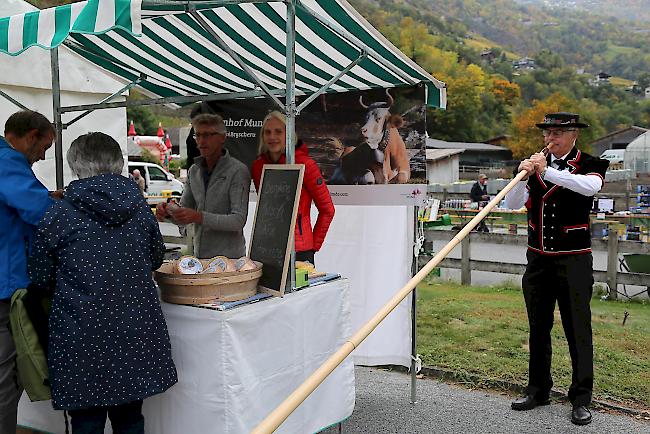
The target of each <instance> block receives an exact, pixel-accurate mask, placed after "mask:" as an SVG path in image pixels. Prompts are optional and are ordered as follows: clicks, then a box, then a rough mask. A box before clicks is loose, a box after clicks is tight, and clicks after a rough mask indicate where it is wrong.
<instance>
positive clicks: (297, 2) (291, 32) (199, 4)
mask: <svg viewBox="0 0 650 434" xmlns="http://www.w3.org/2000/svg"><path fill="white" fill-rule="evenodd" d="M278 2H279V3H284V4H285V5H286V8H287V14H286V29H285V31H286V65H285V67H286V81H285V89H284V91H283V90H271V89H269V88H268V87H267V86H266V85H265V83H264V82H263V81H262V80H261V79H260V78H259V77H258V76H257V74H256V73H255V72H254V71H253V70H252V69H251V68H250V67H248V65H247V64H246V63H245V62H244V61H243V60H242V59H241V58H240V56H239V55H238V54H237V53H236V52H235V51H233V50H232V49H231V48H230V47H229V46H228V44H227V43H226V42H225V41H224V40H223V39H222V38H221V37H220V36H219V35H218V34H217V33H216V32H215V31H214V30H213V29H212V28H211V27H210V26H209V25H208V23H207V22H206V21H205V19H204V18H203V17H202V16H201V14H200V13H199V11H200V10H203V9H209V8H216V7H222V6H227V5H239V4H243V3H278ZM142 6H150V7H155V6H160V7H172V6H173V7H175V8H178V10H179V11H181V12H183V11H184V12H186V13H189V15H190V16H191V17H192V18H193V19H194V21H195V22H196V23H197V24H198V25H199V26H200V27H201V28H202V29H204V30H205V31H206V32H207V33H208V34H209V35H210V36H211V37H212V38H214V41H213V42H214V43H215V44H216V45H217V46H218V47H219V48H221V49H223V50H224V51H225V52H226V53H227V54H228V55H229V56H230V57H231V58H232V60H233V61H234V62H235V63H237V65H239V67H240V68H241V69H242V70H243V71H245V72H246V74H247V75H248V76H249V77H250V78H251V79H252V80H253V82H254V83H255V88H259V89H255V90H247V91H241V92H230V93H209V94H203V95H188V96H173V97H160V98H152V99H142V100H134V101H117V102H116V101H111V100H113V99H114V98H115V97H117V96H120V95H122V94H123V93H124V92H125V91H127V90H129V89H131V88H133V87H135V86H138V84H140V82H142V81H143V80H146V78H147V75H146V74H144V73H142V72H140V73H139V77H138V78H136V79H134V80H132V81H131V82H130V83H128V84H127V85H125V86H124V87H123V88H122V89H120V90H119V91H117V92H115V93H113V94H112V95H110V96H109V97H107V98H105V99H104V100H102V101H100V102H98V103H96V104H84V105H74V106H62V105H61V87H60V78H59V55H58V47H53V48H51V50H50V53H51V57H50V64H51V71H52V106H53V114H54V122H53V124H54V128H55V131H56V136H55V168H56V187H57V189H61V188H63V187H64V180H63V142H62V137H63V130H65V129H66V128H67V127H68V126H69V125H71V124H73V123H74V122H76V121H78V120H80V119H81V118H83V117H84V116H86V115H88V114H90V113H91V112H93V111H94V110H99V109H108V108H117V107H134V106H141V105H157V104H189V103H193V102H198V101H214V100H227V99H236V98H240V99H241V98H260V97H267V98H269V99H270V100H271V101H273V103H274V104H275V105H276V106H277V107H278V108H279V109H280V110H281V111H282V112H283V113H284V114H285V116H286V121H287V124H286V156H287V163H289V164H293V163H294V162H295V145H294V137H295V121H296V117H297V116H298V115H299V114H300V112H301V111H302V110H303V109H304V108H305V107H306V106H307V105H309V103H311V102H312V101H313V100H314V99H316V98H317V97H318V96H319V95H322V94H323V93H324V92H326V91H327V90H328V89H329V88H330V87H331V86H332V85H333V84H334V83H336V82H337V81H338V80H339V79H340V78H341V77H343V76H345V75H346V74H347V73H348V72H350V71H351V70H352V68H354V67H355V66H356V65H358V64H359V62H361V61H362V60H363V59H365V58H372V59H373V60H374V61H376V62H377V63H379V64H380V65H382V66H383V67H385V68H386V69H387V70H388V71H390V72H391V73H393V74H395V75H396V76H398V77H400V78H401V79H402V80H404V81H405V82H406V83H408V84H410V85H415V84H417V83H418V81H416V80H414V79H413V78H412V77H410V76H409V75H407V74H406V73H405V72H404V71H403V70H401V69H400V68H398V67H397V66H395V65H393V64H392V63H390V62H389V61H388V60H386V59H385V58H384V57H383V56H382V55H381V54H379V53H378V52H376V51H375V50H373V49H372V48H371V47H369V46H368V45H367V44H365V43H364V42H363V41H361V40H360V39H358V38H357V37H356V36H355V35H354V34H352V33H351V32H350V31H348V30H347V29H345V28H344V27H342V26H341V25H339V24H338V23H336V22H332V21H331V20H329V19H328V18H326V17H324V16H322V15H321V14H319V13H318V12H317V11H315V10H313V9H312V8H310V7H309V6H307V5H306V4H304V3H303V2H302V1H301V0H142ZM297 8H300V9H301V10H302V11H303V12H306V13H307V14H309V15H311V16H312V17H313V18H314V19H316V20H317V21H318V22H319V23H320V24H321V25H323V26H324V27H326V28H327V29H329V30H330V31H332V32H333V33H335V34H337V35H338V36H339V37H341V38H343V39H345V40H346V41H347V42H348V43H349V44H351V45H352V46H353V47H355V48H356V49H357V50H358V57H357V58H356V59H354V60H352V61H351V62H350V63H349V64H348V65H347V66H345V67H344V68H343V69H341V70H340V71H339V72H338V73H337V74H335V75H333V76H332V77H331V79H330V80H329V81H328V82H327V83H325V84H324V85H322V86H321V87H320V88H319V89H318V90H316V91H315V92H313V93H311V95H309V96H308V97H307V98H306V99H305V100H304V101H303V102H302V103H301V104H300V105H299V106H297V105H296V76H295V74H296V61H295V55H296V50H295V46H296V9H297ZM62 43H63V45H65V46H67V47H69V48H71V49H73V50H74V51H84V50H86V49H85V48H84V47H82V46H81V45H80V44H77V43H76V42H72V41H70V40H68V39H66V40H64V41H63V42H62ZM92 54H93V55H94V56H99V55H98V54H97V53H92ZM102 60H104V61H107V62H109V63H112V64H115V62H114V60H113V59H108V58H103V59H102ZM434 80H435V79H434ZM438 83H440V84H441V85H442V86H443V87H442V88H441V89H443V90H444V83H441V82H438ZM425 92H426V87H425ZM0 96H2V97H4V98H6V99H8V100H9V101H10V102H12V103H13V104H15V105H17V106H18V107H20V108H22V109H26V108H27V107H26V106H24V105H23V104H21V103H20V102H19V101H16V100H15V99H14V98H12V97H11V96H9V95H7V94H6V93H4V92H2V91H0ZM282 97H284V98H285V103H284V104H283V103H282V101H280V98H282ZM442 98H443V100H444V98H445V97H444V96H443V97H442ZM426 100H427V96H426V94H425V101H426ZM441 108H444V103H443V105H442V107H441ZM73 112H82V113H81V114H80V115H78V116H77V117H75V118H74V119H72V120H71V121H69V122H67V123H64V122H63V121H62V115H63V114H65V113H73ZM415 218H416V225H415V227H416V230H417V207H416V211H415ZM416 236H417V235H416ZM416 260H417V256H416V257H415V258H414V261H416ZM290 270H291V278H290V279H289V281H288V282H287V286H289V285H291V287H294V286H295V248H292V253H291V265H290ZM415 307H416V306H415V291H413V296H412V342H411V344H412V345H411V347H412V354H411V402H412V403H415V402H416V389H415V375H416V362H417V357H416V356H417V355H416V352H415V342H416V333H415Z"/></svg>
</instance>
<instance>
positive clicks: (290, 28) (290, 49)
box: [284, 0, 296, 290]
mask: <svg viewBox="0 0 650 434" xmlns="http://www.w3.org/2000/svg"><path fill="white" fill-rule="evenodd" d="M286 5H287V27H286V31H287V43H286V50H287V52H286V59H287V71H286V73H287V74H286V75H287V76H286V90H287V93H286V98H285V101H284V107H285V115H286V117H287V125H286V134H285V140H286V142H285V149H286V155H287V163H288V164H294V163H295V162H296V149H295V137H296V4H295V2H294V0H287V1H286ZM293 238H294V237H291V239H293ZM291 244H292V245H291V262H290V263H289V271H290V274H291V281H290V282H289V285H291V286H290V287H288V288H289V290H293V288H295V287H296V243H295V242H292V243H291Z"/></svg>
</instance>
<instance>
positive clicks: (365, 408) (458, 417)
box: [325, 367, 650, 434]
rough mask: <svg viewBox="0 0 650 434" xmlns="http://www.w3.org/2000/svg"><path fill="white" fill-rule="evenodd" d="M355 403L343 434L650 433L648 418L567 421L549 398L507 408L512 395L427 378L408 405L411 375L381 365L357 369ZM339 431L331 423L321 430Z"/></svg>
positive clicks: (603, 416)
mask: <svg viewBox="0 0 650 434" xmlns="http://www.w3.org/2000/svg"><path fill="white" fill-rule="evenodd" d="M355 374H356V405H355V410H354V413H353V414H352V416H351V417H350V418H349V419H348V420H346V421H345V422H343V431H342V432H343V433H347V434H350V433H373V434H380V433H435V434H446V433H454V434H456V433H462V434H470V433H477V434H488V433H495V434H497V433H498V434H510V433H517V434H527V433H530V434H533V433H534V434H538V433H548V434H551V433H562V434H571V433H580V434H618V433H625V434H642V433H643V434H650V421H643V420H637V419H635V418H634V417H631V416H626V415H618V414H609V413H603V412H596V411H593V410H592V414H593V421H592V422H591V424H589V425H586V426H576V425H573V424H572V423H571V420H570V416H571V406H570V405H569V404H568V403H566V402H553V403H552V404H551V405H548V406H543V407H537V408H536V409H534V410H531V411H525V412H518V411H512V410H511V409H510V401H511V400H512V399H513V398H512V397H511V396H507V395H503V394H499V393H498V392H489V391H483V390H468V389H465V388H462V387H460V386H456V385H448V384H444V383H440V382H438V381H435V380H431V379H421V380H418V382H417V384H418V390H417V393H418V403H417V404H415V405H412V404H411V403H410V377H409V376H408V375H406V374H403V373H398V372H389V371H385V370H380V369H374V368H366V367H358V368H356V372H355ZM336 432H338V429H337V428H336V427H334V428H330V429H329V430H327V431H325V433H327V434H335V433H336Z"/></svg>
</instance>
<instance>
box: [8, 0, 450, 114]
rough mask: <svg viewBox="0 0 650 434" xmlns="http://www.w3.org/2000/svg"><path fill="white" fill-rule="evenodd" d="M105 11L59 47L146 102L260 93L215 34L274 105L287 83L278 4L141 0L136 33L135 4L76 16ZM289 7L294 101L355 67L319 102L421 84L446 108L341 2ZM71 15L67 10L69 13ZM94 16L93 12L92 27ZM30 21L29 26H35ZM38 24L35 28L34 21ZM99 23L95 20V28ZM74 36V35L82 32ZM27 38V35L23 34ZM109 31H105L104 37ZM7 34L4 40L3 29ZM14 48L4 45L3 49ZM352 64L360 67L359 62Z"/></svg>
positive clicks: (431, 83)
mask: <svg viewBox="0 0 650 434" xmlns="http://www.w3.org/2000/svg"><path fill="white" fill-rule="evenodd" d="M108 3H111V4H114V6H115V11H116V12H115V20H114V23H112V24H111V23H110V22H109V21H111V20H108V19H102V20H101V21H102V23H104V24H103V30H102V29H101V28H97V27H93V28H92V30H90V24H85V25H87V26H88V27H83V30H81V31H75V28H76V23H77V21H79V19H80V17H81V15H80V16H79V17H77V19H76V20H75V21H74V22H75V24H74V25H72V24H71V25H70V26H69V30H68V32H69V34H70V35H69V38H68V39H67V40H66V41H65V42H64V43H65V45H66V46H68V47H70V48H71V49H73V50H74V51H76V52H77V53H78V54H80V55H81V56H83V57H85V58H86V59H88V60H90V61H92V62H94V63H95V64H97V65H99V66H101V67H103V68H105V69H106V70H108V71H110V72H112V73H114V74H117V75H118V76H120V77H123V78H125V79H127V80H129V81H135V80H136V79H138V78H139V77H140V78H141V80H140V81H139V83H138V85H139V86H140V87H141V88H142V89H143V90H144V91H145V92H146V93H147V94H149V95H150V96H152V97H163V98H174V97H182V96H196V95H206V94H215V93H217V94H218V93H225V94H231V95H233V97H236V95H237V94H243V93H245V92H249V93H251V92H254V91H257V90H259V86H258V85H257V83H256V82H255V80H253V79H252V78H251V77H250V76H249V75H248V74H247V72H246V71H245V70H244V69H243V68H242V67H241V66H240V65H239V64H238V62H237V61H236V60H234V59H233V57H232V56H231V55H229V54H228V53H227V51H226V50H225V49H223V48H222V47H221V46H220V45H219V44H218V42H217V40H216V38H215V37H214V35H215V34H216V35H217V36H218V37H219V38H220V39H222V40H223V41H224V42H225V44H226V45H227V47H228V48H229V49H230V50H232V51H233V52H234V53H236V55H237V56H238V57H239V58H240V59H241V61H242V62H243V63H244V64H245V66H246V67H248V68H249V69H250V70H252V72H253V73H254V74H255V75H256V76H257V77H258V79H259V80H260V81H261V82H262V83H263V84H264V85H266V87H268V89H269V90H270V91H271V92H276V93H277V94H278V96H279V97H282V96H283V92H284V89H285V83H286V73H285V71H286V11H287V7H286V5H285V3H283V2H281V1H270V0H256V3H248V2H242V1H239V0H214V1H186V0H182V1H181V0H142V5H141V8H142V9H141V16H142V21H141V32H140V25H139V24H140V21H139V18H138V17H137V15H138V14H137V12H133V11H135V10H137V9H139V7H140V4H139V1H137V2H136V0H131V1H129V0H110V1H109V0H89V1H88V2H85V7H84V8H83V11H85V10H86V8H89V7H91V5H93V7H95V6H97V7H99V6H105V4H108ZM296 4H297V7H296V46H295V65H296V66H295V68H296V70H295V77H296V78H295V85H296V94H297V95H309V94H312V93H315V92H316V91H318V90H319V89H320V88H321V87H322V86H323V85H325V84H326V83H328V82H329V81H330V80H332V79H333V78H334V77H336V76H337V74H339V73H340V72H341V71H342V70H344V69H346V68H349V67H350V65H351V63H353V62H354V61H358V63H356V64H354V66H352V67H351V68H350V70H349V71H348V72H347V73H346V74H344V75H342V76H341V77H340V78H338V79H337V80H336V81H335V82H334V83H333V84H332V85H331V86H330V87H329V89H328V90H327V92H347V91H359V90H369V89H375V88H390V87H399V86H412V85H414V84H419V83H422V84H423V85H425V86H426V88H427V91H428V92H427V103H428V104H429V105H430V106H434V107H441V108H444V107H445V106H446V89H445V86H444V83H442V82H440V81H438V80H436V79H435V78H433V77H432V76H431V75H430V74H428V73H427V72H426V71H424V70H423V69H422V68H421V67H420V66H418V65H417V64H415V63H414V62H413V61H411V60H410V59H409V58H408V57H406V56H405V55H404V54H403V53H402V52H400V51H399V50H398V49H397V48H396V47H395V46H394V45H392V44H391V43H390V42H389V41H388V40H386V39H385V38H384V37H383V36H382V35H381V34H380V33H379V32H378V31H377V30H376V29H374V28H373V27H372V26H371V25H370V24H369V23H368V22H367V21H366V20H365V19H364V18H363V17H361V16H360V15H359V14H358V13H357V12H356V11H355V10H354V9H353V8H352V7H351V6H350V5H349V4H348V3H347V2H346V1H345V0H301V1H300V2H296ZM73 7H74V5H72V6H68V8H69V9H70V10H72V9H73ZM105 7H108V6H105ZM118 7H120V8H123V9H121V10H123V11H126V10H129V11H130V13H129V14H128V19H127V18H126V15H127V14H126V12H123V13H121V14H119V17H123V21H120V22H118V19H117V18H118V12H117V11H118ZM59 9H61V7H59V8H54V9H52V10H51V11H54V12H48V14H50V15H52V14H54V15H55V16H57V14H58V13H59V12H58V10H59ZM75 10H76V9H75ZM99 11H100V10H99V9H97V13H98V14H97V17H99V16H100V15H99ZM192 11H196V12H192ZM44 12H45V11H41V12H40V14H43V13H44ZM193 13H195V14H196V15H198V17H197V16H193ZM107 14H108V15H110V14H109V13H108V12H107ZM27 15H29V14H25V15H24V16H25V17H26V16H27ZM89 15H91V14H89ZM14 18H15V17H11V19H12V20H13V19H14ZM31 20H32V22H33V21H34V18H31ZM25 21H26V19H25ZM37 21H38V22H39V24H40V21H41V20H40V18H39V19H38V20H37ZM84 21H85V20H84ZM98 21H100V20H99V18H98V19H96V20H95V23H96V22H98ZM199 21H203V24H204V25H205V24H207V26H208V27H209V29H208V30H206V28H205V27H202V26H201V23H199ZM127 22H128V23H130V24H129V25H127ZM3 23H4V21H0V31H1V30H2V29H4V27H3V25H4V26H5V27H8V25H6V24H3ZM57 23H58V20H57ZM79 26H80V28H81V26H82V24H81V23H80V24H79ZM17 27H18V26H16V28H17ZM38 27H39V26H36V27H34V26H31V27H29V26H26V25H23V26H22V27H21V28H22V32H21V33H22V40H23V41H25V40H26V41H28V42H29V41H31V40H33V39H36V40H37V41H38V42H37V43H38V44H39V45H42V46H48V45H47V44H44V43H42V42H41V38H40V30H39V31H38V32H37V31H36V28H38ZM63 27H65V26H63ZM27 29H31V32H32V34H30V32H29V31H28V30H27ZM109 29H113V31H110V32H107V31H106V30H109ZM7 33H9V34H10V33H11V29H10V31H8V32H7ZM37 33H38V35H39V36H38V37H36V34H37ZM44 33H45V32H44ZM140 33H141V35H139V34H140ZM54 35H56V37H54ZM62 35H63V32H62V33H59V32H58V31H55V32H54V33H52V35H51V36H52V37H51V38H50V39H51V40H52V44H51V45H50V46H55V45H56V43H55V42H56V41H58V40H59V39H60V38H61V37H62ZM0 38H2V36H0ZM16 38H17V37H16V36H7V37H5V39H6V40H7V41H9V40H15V39H16ZM58 43H60V41H59V42H58ZM32 45H33V44H32ZM3 47H4V50H5V51H9V52H12V49H13V50H14V52H19V50H20V49H24V48H19V49H18V50H15V48H16V46H14V45H13V44H11V45H10V44H8V43H6V42H5V46H3V45H2V42H0V51H1V50H3ZM366 54H367V55H366ZM360 56H362V58H361V60H358V59H359V57H360Z"/></svg>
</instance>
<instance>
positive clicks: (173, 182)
mask: <svg viewBox="0 0 650 434" xmlns="http://www.w3.org/2000/svg"><path fill="white" fill-rule="evenodd" d="M135 169H138V170H139V171H140V175H141V176H142V177H143V178H144V182H145V184H144V185H145V187H144V192H145V194H146V196H147V202H149V203H150V204H154V203H158V202H162V201H163V200H165V199H164V198H163V197H162V196H163V191H171V194H172V196H177V197H180V196H181V195H182V194H183V187H184V185H183V183H182V182H180V181H179V180H178V179H176V178H174V175H172V174H171V173H169V172H167V171H165V169H163V168H162V167H161V166H159V165H157V164H153V163H145V162H142V161H129V173H133V171H134V170H135Z"/></svg>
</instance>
